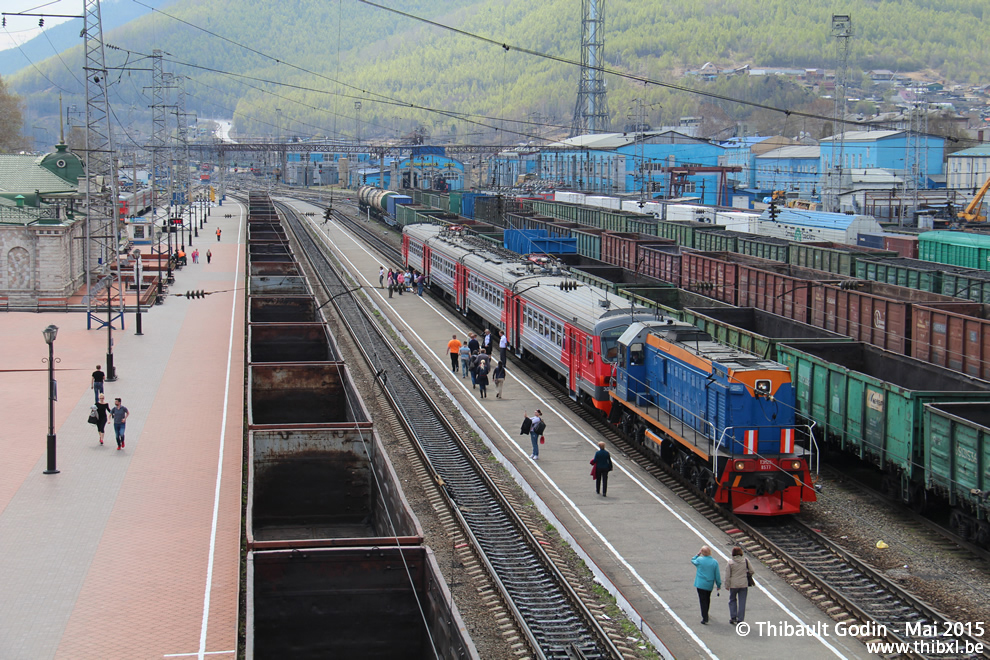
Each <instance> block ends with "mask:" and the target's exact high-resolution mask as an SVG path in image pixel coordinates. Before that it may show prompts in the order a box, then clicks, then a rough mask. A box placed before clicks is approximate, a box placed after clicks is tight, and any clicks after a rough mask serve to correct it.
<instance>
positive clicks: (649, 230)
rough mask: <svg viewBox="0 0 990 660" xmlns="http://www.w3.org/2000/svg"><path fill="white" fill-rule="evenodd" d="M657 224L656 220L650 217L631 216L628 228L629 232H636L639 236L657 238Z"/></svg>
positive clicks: (627, 223) (627, 224)
mask: <svg viewBox="0 0 990 660" xmlns="http://www.w3.org/2000/svg"><path fill="white" fill-rule="evenodd" d="M657 224H658V221H657V219H656V218H653V217H650V216H630V218H629V220H628V221H627V222H626V226H627V227H628V228H629V231H631V232H636V233H637V234H645V235H647V236H657V235H658V231H657Z"/></svg>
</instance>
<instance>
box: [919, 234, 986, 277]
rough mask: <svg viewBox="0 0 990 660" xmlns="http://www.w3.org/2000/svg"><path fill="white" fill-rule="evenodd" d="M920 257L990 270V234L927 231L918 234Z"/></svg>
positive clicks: (941, 262)
mask: <svg viewBox="0 0 990 660" xmlns="http://www.w3.org/2000/svg"><path fill="white" fill-rule="evenodd" d="M918 258H919V259H923V260H925V261H935V262H937V263H940V264H950V265H952V266H962V267H963V268H976V269H978V270H990V235H987V234H971V233H967V232H961V231H926V232H924V233H921V234H919V235H918Z"/></svg>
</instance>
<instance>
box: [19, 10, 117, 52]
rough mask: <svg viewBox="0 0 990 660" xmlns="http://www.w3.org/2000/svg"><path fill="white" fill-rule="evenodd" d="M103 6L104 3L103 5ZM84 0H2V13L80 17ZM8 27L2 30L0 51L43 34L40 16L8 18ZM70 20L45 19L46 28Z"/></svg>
mask: <svg viewBox="0 0 990 660" xmlns="http://www.w3.org/2000/svg"><path fill="white" fill-rule="evenodd" d="M101 4H102V3H101ZM84 7H85V3H84V0H0V11H3V13H5V14H15V13H18V12H27V13H30V14H48V15H51V14H66V15H72V16H80V15H82V13H83V9H84ZM6 19H7V25H6V27H3V28H0V50H7V49H8V48H14V47H15V46H17V45H18V44H22V43H24V42H26V41H30V40H31V39H33V38H34V37H36V36H38V35H39V34H41V28H39V27H38V19H39V17H38V16H6ZM68 20H70V19H68V18H54V17H51V18H49V17H46V18H45V27H46V28H48V27H52V26H54V25H58V24H59V23H64V22H65V21H68Z"/></svg>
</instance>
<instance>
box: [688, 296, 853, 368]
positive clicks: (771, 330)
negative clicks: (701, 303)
mask: <svg viewBox="0 0 990 660" xmlns="http://www.w3.org/2000/svg"><path fill="white" fill-rule="evenodd" d="M682 320H684V321H687V322H688V323H692V324H694V325H696V326H698V327H699V328H701V329H702V330H704V331H705V332H707V333H708V334H710V335H711V336H712V337H714V338H715V339H717V340H718V341H720V342H722V343H723V344H728V345H729V346H735V347H736V348H739V349H742V350H744V351H746V352H748V353H753V354H754V355H759V356H760V357H764V358H767V359H769V360H777V361H778V362H779V361H780V360H779V359H778V358H777V345H778V344H784V343H788V344H802V343H806V342H836V341H841V342H848V341H849V337H845V336H843V335H840V334H837V333H835V332H829V331H828V330H822V329H821V328H816V327H815V326H813V325H808V324H807V323H801V322H799V321H794V320H792V319H789V318H786V317H784V316H778V315H776V314H771V313H770V312H765V311H763V310H762V309H756V308H755V307H692V308H689V309H685V310H684V313H683V314H682Z"/></svg>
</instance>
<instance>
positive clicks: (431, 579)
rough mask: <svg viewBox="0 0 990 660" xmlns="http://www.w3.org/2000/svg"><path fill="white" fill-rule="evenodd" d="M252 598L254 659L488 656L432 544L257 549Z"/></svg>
mask: <svg viewBox="0 0 990 660" xmlns="http://www.w3.org/2000/svg"><path fill="white" fill-rule="evenodd" d="M246 600H247V612H246V615H247V616H246V617H245V618H246V624H245V625H246V629H245V644H246V649H245V654H246V657H247V658H249V659H252V658H275V657H285V656H286V654H287V653H289V650H290V649H291V654H290V655H292V656H294V657H305V658H393V659H395V660H425V659H426V658H431V659H432V658H437V657H440V658H464V659H466V660H478V659H479V658H480V656H479V655H478V652H477V650H476V649H475V648H474V644H473V643H472V642H471V638H470V637H469V635H468V633H467V628H466V626H465V624H464V621H463V620H462V619H461V616H460V613H459V612H458V611H457V607H456V605H454V600H453V597H452V596H451V594H450V592H449V591H448V589H447V586H446V582H445V580H444V576H443V574H442V573H441V572H440V568H439V566H438V565H437V561H436V558H435V557H434V555H433V552H432V551H431V550H430V549H429V548H427V547H424V546H414V547H401V548H399V547H375V546H367V547H360V548H319V549H310V550H306V551H304V552H300V551H299V550H296V549H293V550H272V551H263V552H258V551H252V552H249V553H248V558H247V594H246Z"/></svg>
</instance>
